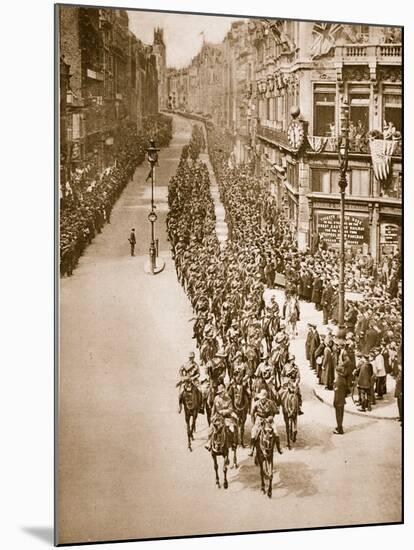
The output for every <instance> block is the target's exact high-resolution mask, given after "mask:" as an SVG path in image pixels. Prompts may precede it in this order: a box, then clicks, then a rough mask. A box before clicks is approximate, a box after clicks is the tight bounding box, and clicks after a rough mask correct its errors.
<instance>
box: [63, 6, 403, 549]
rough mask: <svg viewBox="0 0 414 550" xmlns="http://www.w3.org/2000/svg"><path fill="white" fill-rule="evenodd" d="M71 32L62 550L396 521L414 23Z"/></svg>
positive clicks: (234, 20) (231, 22)
mask: <svg viewBox="0 0 414 550" xmlns="http://www.w3.org/2000/svg"><path fill="white" fill-rule="evenodd" d="M55 13H56V76H57V77H56V121H57V133H56V231H57V250H56V291H57V292H56V296H57V304H56V308H57V309H56V320H57V324H56V338H57V350H58V353H57V358H56V460H55V464H56V499H55V504H56V524H55V542H56V544H57V545H64V544H65V545H66V544H80V543H91V542H112V541H125V540H143V539H157V538H172V537H192V536H203V535H213V534H214V535H221V534H222V535H224V534H231V533H233V534H234V533H239V534H242V533H253V532H255V533H256V532H257V533H260V532H263V531H281V530H283V531H285V530H293V529H309V528H313V529H315V528H318V529H322V528H328V527H334V526H336V527H346V526H356V525H359V526H360V525H378V524H396V523H402V521H403V515H402V485H403V484H402V475H403V468H402V433H403V431H402V424H403V397H402V396H403V374H402V371H403V367H402V365H403V359H402V298H403V295H402V292H403V291H402V288H403V287H402V239H403V231H402V227H403V220H402V204H403V158H402V151H403V112H402V105H403V100H402V98H403V79H402V68H403V67H402V63H403V29H402V27H384V26H377V25H369V24H354V23H344V22H324V21H300V20H287V19H277V18H276V16H275V15H276V14H273V15H272V17H249V16H247V15H246V16H244V17H240V16H237V17H236V16H231V15H215V16H211V15H202V14H191V13H174V12H162V11H149V10H137V9H128V8H124V9H119V8H108V7H99V6H96V7H90V6H89V7H84V6H74V5H69V4H67V5H65V4H59V5H57V6H56V8H55Z"/></svg>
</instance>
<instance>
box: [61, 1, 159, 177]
mask: <svg viewBox="0 0 414 550" xmlns="http://www.w3.org/2000/svg"><path fill="white" fill-rule="evenodd" d="M59 27H60V33H59V37H60V43H59V54H60V98H59V99H60V117H59V118H60V149H61V177H63V178H67V179H69V177H70V173H71V172H73V171H74V170H75V169H76V168H82V167H84V166H85V165H86V164H89V165H93V166H94V167H95V168H96V169H97V170H101V169H102V168H103V167H105V166H107V165H108V164H110V163H112V161H113V159H114V155H115V153H114V152H115V150H116V146H117V136H118V132H119V131H121V130H122V128H124V127H125V125H127V124H132V125H134V126H135V128H136V129H137V130H139V129H140V128H141V124H142V117H143V116H144V115H148V114H153V113H157V112H158V80H159V76H158V71H157V55H158V56H160V54H159V53H158V54H157V55H156V54H155V53H154V47H153V46H152V45H151V46H150V45H146V44H143V43H142V42H141V41H140V40H139V39H137V37H136V36H135V35H134V34H133V33H132V32H131V31H130V30H129V21H128V14H127V12H126V11H125V10H121V9H105V8H90V7H88V8H82V7H76V6H63V5H62V6H59ZM161 34H162V33H161ZM157 37H158V35H157ZM158 47H159V44H158V45H157V48H158ZM164 62H165V51H164ZM61 181H64V180H61Z"/></svg>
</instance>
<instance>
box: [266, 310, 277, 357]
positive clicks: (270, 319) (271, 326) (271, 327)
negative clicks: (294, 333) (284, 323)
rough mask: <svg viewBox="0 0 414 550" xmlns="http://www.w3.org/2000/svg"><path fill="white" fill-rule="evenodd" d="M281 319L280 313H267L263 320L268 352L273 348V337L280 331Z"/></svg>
mask: <svg viewBox="0 0 414 550" xmlns="http://www.w3.org/2000/svg"><path fill="white" fill-rule="evenodd" d="M279 326H280V319H279V316H278V315H274V314H273V315H265V316H264V317H263V320H262V331H263V335H264V338H265V341H266V347H267V353H270V351H271V349H272V342H273V338H274V337H275V335H276V334H277V332H278V331H279Z"/></svg>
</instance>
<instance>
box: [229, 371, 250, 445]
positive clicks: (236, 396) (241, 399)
mask: <svg viewBox="0 0 414 550" xmlns="http://www.w3.org/2000/svg"><path fill="white" fill-rule="evenodd" d="M229 395H230V398H231V400H232V403H233V407H234V410H235V412H236V414H237V427H238V430H239V434H240V444H241V446H242V447H243V448H244V425H245V424H246V419H247V413H248V411H249V409H250V397H249V394H248V391H247V387H246V384H245V383H244V382H236V381H235V380H233V382H232V384H231V386H230V390H229Z"/></svg>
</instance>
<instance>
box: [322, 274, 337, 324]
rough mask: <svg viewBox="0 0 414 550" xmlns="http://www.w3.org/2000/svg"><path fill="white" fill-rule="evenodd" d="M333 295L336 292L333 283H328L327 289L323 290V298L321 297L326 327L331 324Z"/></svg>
mask: <svg viewBox="0 0 414 550" xmlns="http://www.w3.org/2000/svg"><path fill="white" fill-rule="evenodd" d="M333 293H334V291H333V287H332V283H331V282H330V281H328V282H327V284H326V286H325V288H324V289H323V290H322V296H321V304H322V311H323V324H324V325H327V324H328V322H329V317H330V313H331V307H332V296H333Z"/></svg>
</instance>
